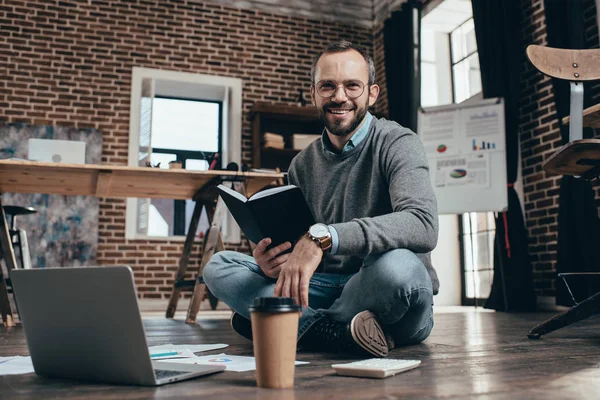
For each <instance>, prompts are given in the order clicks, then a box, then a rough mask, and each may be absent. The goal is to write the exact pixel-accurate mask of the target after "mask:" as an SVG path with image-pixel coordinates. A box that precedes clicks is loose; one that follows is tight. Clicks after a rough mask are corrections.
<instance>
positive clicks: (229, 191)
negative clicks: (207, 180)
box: [217, 185, 248, 203]
mask: <svg viewBox="0 0 600 400" xmlns="http://www.w3.org/2000/svg"><path fill="white" fill-rule="evenodd" d="M217 188H218V189H219V190H221V191H223V192H225V193H227V194H229V195H230V196H232V197H235V198H236V199H238V200H240V201H241V202H242V203H245V202H247V201H248V199H247V198H246V197H244V195H243V194H241V193H240V192H238V191H236V190H233V189H231V188H228V187H227V186H225V185H218V186H217Z"/></svg>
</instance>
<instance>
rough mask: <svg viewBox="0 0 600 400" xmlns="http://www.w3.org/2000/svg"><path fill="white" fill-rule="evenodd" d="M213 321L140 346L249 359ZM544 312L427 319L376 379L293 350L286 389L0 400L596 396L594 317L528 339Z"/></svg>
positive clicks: (12, 345)
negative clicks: (404, 363) (385, 374)
mask: <svg viewBox="0 0 600 400" xmlns="http://www.w3.org/2000/svg"><path fill="white" fill-rule="evenodd" d="M222 314H223V313H222V312H221V318H220V319H211V318H210V315H209V316H208V317H206V316H204V317H201V318H200V319H199V321H198V323H197V324H196V325H186V324H185V323H184V321H183V320H182V319H175V320H167V319H164V318H162V317H150V318H145V322H144V323H145V326H146V330H147V336H148V341H149V344H150V345H158V344H164V343H223V342H224V343H228V344H229V345H230V346H229V347H228V348H227V349H224V350H218V351H214V352H207V353H205V354H212V353H219V352H226V353H227V354H236V355H252V345H251V343H250V342H249V341H247V340H245V339H244V338H242V337H239V336H237V335H236V334H235V333H234V332H233V331H232V330H231V328H230V327H229V321H228V320H227V319H223V318H222ZM551 315H552V314H549V313H535V314H505V313H490V312H476V311H472V310H471V311H467V312H460V313H450V314H436V316H435V328H434V330H433V332H432V334H431V336H430V337H429V339H427V341H425V342H424V343H422V344H420V345H416V346H409V347H404V348H398V349H395V350H393V351H392V352H391V354H390V357H394V358H409V359H412V358H415V359H420V360H422V364H421V366H420V367H418V368H417V369H415V370H412V371H409V372H406V373H403V374H400V375H397V376H395V377H391V378H387V379H384V380H373V379H361V378H350V377H341V376H337V375H335V373H334V371H333V370H332V369H331V368H330V365H331V364H333V363H335V362H343V361H347V360H350V358H349V357H346V356H341V355H332V354H319V353H311V352H300V353H299V354H298V357H297V358H298V359H299V360H303V361H310V364H309V365H304V366H298V367H297V368H296V384H295V388H294V389H293V390H269V389H259V388H257V387H256V385H255V376H254V372H241V373H238V372H224V373H221V374H217V375H213V376H208V377H202V378H199V379H195V380H191V381H185V382H179V383H176V384H172V385H167V386H162V387H157V388H147V387H133V386H112V385H103V384H89V383H80V382H74V381H69V380H51V379H45V378H41V377H38V376H36V375H35V374H28V375H13V376H0V398H2V399H4V398H7V399H9V398H32V399H47V398H65V399H79V398H80V399H84V398H85V399H95V398H104V399H143V398H154V397H170V398H190V399H191V398H194V399H198V398H208V399H246V398H250V399H263V398H264V399H283V400H286V399H292V400H296V399H311V400H316V399H328V400H334V399H386V400H389V399H401V398H407V399H436V398H444V399H455V398H456V399H469V398H485V399H544V400H547V399H587V398H589V399H598V398H599V395H598V393H600V329H599V328H600V318H599V317H598V316H596V317H592V318H590V319H588V320H586V321H582V322H580V323H578V324H576V325H573V326H571V327H567V328H564V329H562V330H559V331H557V332H554V333H551V334H549V335H547V336H545V337H543V338H542V339H541V340H529V339H528V338H527V332H528V330H529V329H530V328H531V327H533V326H534V325H536V324H537V323H539V322H541V321H543V320H544V319H546V318H548V317H549V316H551ZM115 334H116V335H117V336H118V335H119V333H118V332H116V333H115ZM0 344H1V345H0V356H9V355H28V350H27V345H26V340H25V336H24V333H23V329H22V328H21V327H15V328H0ZM203 354H204V353H203Z"/></svg>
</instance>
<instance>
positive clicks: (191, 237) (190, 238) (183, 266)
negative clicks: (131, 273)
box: [167, 200, 203, 318]
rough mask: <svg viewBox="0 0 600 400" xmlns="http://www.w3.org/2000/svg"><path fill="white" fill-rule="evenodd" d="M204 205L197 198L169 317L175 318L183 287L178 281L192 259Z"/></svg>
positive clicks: (172, 293) (173, 292)
mask: <svg viewBox="0 0 600 400" xmlns="http://www.w3.org/2000/svg"><path fill="white" fill-rule="evenodd" d="M202 206H203V203H202V202H201V201H198V200H196V205H195V206H194V213H193V214H192V219H191V221H190V226H189V227H188V233H187V236H186V238H185V244H184V246H183V253H182V254H181V258H180V259H179V269H178V270H177V274H176V275H175V280H174V281H173V291H172V292H171V299H170V300H169V306H168V307H167V318H173V316H174V315H175V310H176V309H177V302H178V301H179V295H180V292H181V288H180V287H178V286H177V282H179V281H181V280H183V276H184V275H185V272H186V271H187V267H188V262H189V260H190V253H191V252H192V246H193V245H194V238H195V236H196V231H197V230H198V223H199V221H200V215H201V213H202Z"/></svg>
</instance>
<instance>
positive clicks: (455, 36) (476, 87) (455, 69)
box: [450, 18, 481, 103]
mask: <svg viewBox="0 0 600 400" xmlns="http://www.w3.org/2000/svg"><path fill="white" fill-rule="evenodd" d="M450 47H451V54H452V79H453V85H452V88H453V92H454V102H455V103H462V102H463V101H465V100H467V99H469V98H471V97H473V96H474V95H476V94H477V93H479V92H481V72H480V71H479V55H478V53H477V42H476V41H475V25H474V24H473V18H470V19H468V20H467V21H465V22H464V23H463V24H462V25H460V26H459V27H458V28H456V29H455V30H453V31H452V32H450Z"/></svg>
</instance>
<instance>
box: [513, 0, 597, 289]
mask: <svg viewBox="0 0 600 400" xmlns="http://www.w3.org/2000/svg"><path fill="white" fill-rule="evenodd" d="M521 5H522V14H521V21H522V27H523V32H522V34H523V36H522V37H523V48H526V46H527V45H529V44H539V45H547V44H548V43H547V33H546V21H545V15H544V2H543V0H522V1H521ZM585 6H586V12H585V32H586V41H587V45H588V47H589V48H597V47H598V28H597V24H596V8H595V3H594V1H593V0H585ZM522 66H523V68H522V77H521V81H522V85H521V103H520V110H521V120H520V126H519V127H520V131H521V156H522V168H523V188H524V193H525V204H524V207H525V214H526V215H525V218H526V224H527V229H528V232H529V251H530V255H531V259H532V263H533V270H534V279H535V287H536V290H537V293H538V295H541V296H554V295H555V290H556V252H557V239H558V234H557V232H558V220H557V218H558V192H559V187H560V186H559V184H560V177H557V176H551V175H549V174H547V173H546V172H545V171H543V170H542V163H543V162H544V160H546V159H547V158H548V157H550V156H551V155H552V154H553V153H554V152H555V151H556V150H557V149H558V148H559V147H560V146H561V145H562V142H561V139H560V132H559V125H558V121H557V118H556V106H555V103H554V94H553V91H552V90H553V89H552V82H551V80H550V78H548V77H546V76H544V75H542V74H541V73H539V72H538V71H537V70H536V69H535V68H534V67H533V66H532V65H531V63H530V62H529V60H528V59H527V57H526V56H525V54H523V58H522ZM597 194H598V191H597ZM596 197H598V195H597V196H596Z"/></svg>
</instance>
